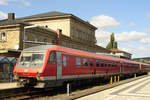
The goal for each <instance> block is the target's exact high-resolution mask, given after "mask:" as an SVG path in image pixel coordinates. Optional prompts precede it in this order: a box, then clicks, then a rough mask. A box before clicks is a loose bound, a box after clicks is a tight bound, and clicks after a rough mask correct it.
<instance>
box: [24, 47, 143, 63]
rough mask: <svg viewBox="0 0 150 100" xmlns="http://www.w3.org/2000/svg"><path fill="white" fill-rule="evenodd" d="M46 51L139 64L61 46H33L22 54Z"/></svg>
mask: <svg viewBox="0 0 150 100" xmlns="http://www.w3.org/2000/svg"><path fill="white" fill-rule="evenodd" d="M47 49H50V50H57V51H62V52H67V53H70V54H74V55H77V56H85V57H90V58H101V59H105V60H111V61H112V60H113V61H116V62H123V63H134V64H139V62H135V61H132V60H127V59H121V58H115V57H110V56H105V55H102V54H96V53H92V52H88V51H82V50H78V49H72V48H68V47H63V46H59V45H40V46H34V47H30V48H26V49H24V50H23V52H45V51H46V50H47ZM141 64H142V63H141Z"/></svg>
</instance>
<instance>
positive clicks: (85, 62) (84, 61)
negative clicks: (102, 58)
mask: <svg viewBox="0 0 150 100" xmlns="http://www.w3.org/2000/svg"><path fill="white" fill-rule="evenodd" d="M83 65H84V66H85V67H87V66H88V62H87V59H86V58H84V59H83Z"/></svg>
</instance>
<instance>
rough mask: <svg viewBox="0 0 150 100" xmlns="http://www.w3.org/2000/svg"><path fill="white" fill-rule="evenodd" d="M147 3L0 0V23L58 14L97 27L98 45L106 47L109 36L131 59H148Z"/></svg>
mask: <svg viewBox="0 0 150 100" xmlns="http://www.w3.org/2000/svg"><path fill="white" fill-rule="evenodd" d="M149 4H150V0H0V19H3V18H6V17H7V13H9V12H14V13H16V16H17V17H24V16H30V15H34V14H39V13H44V12H50V11H60V12H64V13H72V14H74V15H75V16H78V17H79V18H81V19H83V20H85V21H89V22H90V23H91V24H93V25H95V26H96V27H98V30H97V31H96V37H97V40H98V43H97V44H98V45H100V46H103V47H105V46H106V44H107V43H108V40H109V36H110V34H111V32H114V33H115V36H116V40H117V41H118V43H119V49H121V50H125V51H127V52H130V53H132V54H133V57H148V56H150V52H149V49H150V6H149Z"/></svg>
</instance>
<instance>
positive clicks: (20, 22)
mask: <svg viewBox="0 0 150 100" xmlns="http://www.w3.org/2000/svg"><path fill="white" fill-rule="evenodd" d="M10 24H25V25H30V24H28V23H26V22H23V21H20V20H8V19H4V20H0V25H10Z"/></svg>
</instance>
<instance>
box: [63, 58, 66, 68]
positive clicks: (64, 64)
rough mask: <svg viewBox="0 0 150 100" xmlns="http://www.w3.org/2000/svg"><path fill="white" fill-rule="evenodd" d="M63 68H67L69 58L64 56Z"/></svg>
mask: <svg viewBox="0 0 150 100" xmlns="http://www.w3.org/2000/svg"><path fill="white" fill-rule="evenodd" d="M63 66H64V67H66V66H67V57H66V56H63Z"/></svg>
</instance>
